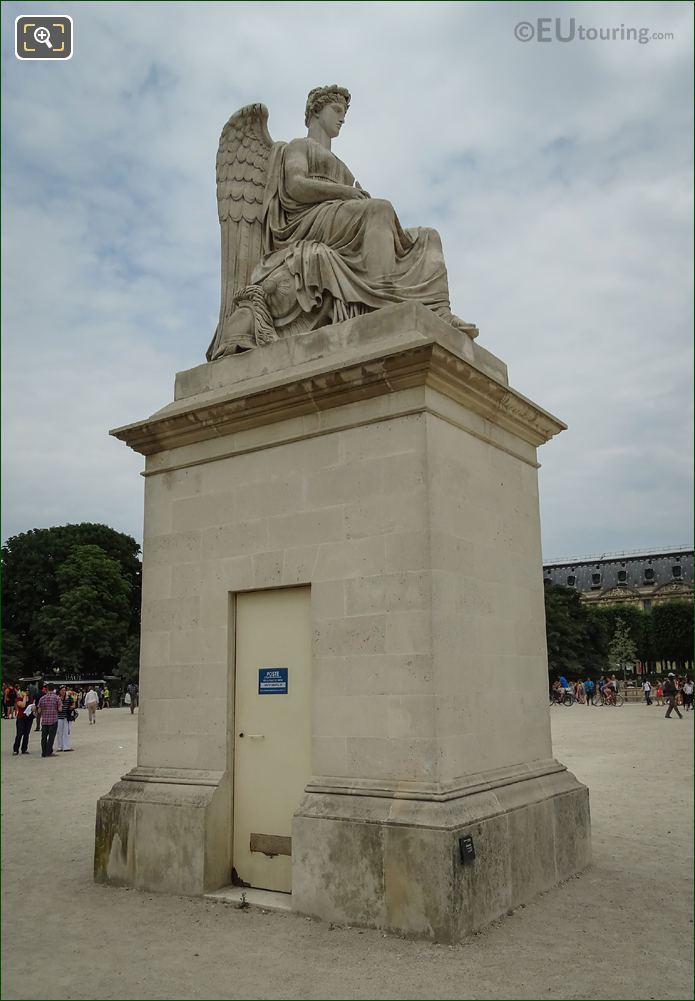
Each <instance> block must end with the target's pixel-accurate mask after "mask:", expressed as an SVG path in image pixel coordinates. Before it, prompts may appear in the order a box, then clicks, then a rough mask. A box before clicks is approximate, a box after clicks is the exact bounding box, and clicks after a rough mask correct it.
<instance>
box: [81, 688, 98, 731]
mask: <svg viewBox="0 0 695 1001" xmlns="http://www.w3.org/2000/svg"><path fill="white" fill-rule="evenodd" d="M84 705H85V709H86V710H87V713H88V715H89V725H90V726H91V725H92V723H96V715H97V709H98V708H99V696H98V695H97V693H96V692H95V691H94V687H92V688H90V689H89V691H88V692H87V694H86V695H85V697H84Z"/></svg>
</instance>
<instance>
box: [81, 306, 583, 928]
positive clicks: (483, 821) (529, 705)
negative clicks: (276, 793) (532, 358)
mask: <svg viewBox="0 0 695 1001" xmlns="http://www.w3.org/2000/svg"><path fill="white" fill-rule="evenodd" d="M399 325H400V327H399ZM399 330H400V333H399ZM291 340H292V344H291V345H289V344H288V345H284V344H283V343H282V342H277V343H275V344H272V345H269V346H268V347H267V348H264V349H263V350H262V351H261V350H259V351H255V352H251V353H249V354H248V355H244V356H242V357H240V358H239V359H238V363H237V359H236V358H234V359H231V358H223V359H221V360H220V361H217V362H213V363H211V364H210V365H207V366H203V367H201V368H200V369H196V370H193V371H192V372H190V373H183V374H182V375H180V376H179V378H178V380H177V399H176V401H175V402H174V403H173V404H171V405H169V406H168V407H165V408H164V409H163V410H162V411H159V412H158V413H157V414H155V415H153V417H151V418H149V419H148V420H145V421H142V422H140V423H138V424H134V425H130V426H129V427H126V428H122V429H120V430H119V431H118V432H117V434H118V436H119V437H121V438H122V439H123V440H125V441H127V442H128V443H129V444H131V445H132V446H133V447H134V448H136V449H137V450H139V451H142V452H144V453H145V454H146V455H147V462H146V470H145V478H146V492H145V505H146V534H145V542H144V574H143V633H142V664H141V671H142V673H141V695H142V700H141V708H140V721H139V743H138V768H137V769H135V771H134V772H133V773H132V774H131V775H130V776H129V777H128V779H127V780H126V781H123V782H121V783H118V784H117V785H116V787H114V789H113V790H112V792H111V793H110V794H109V795H108V796H106V797H104V798H102V800H100V802H99V807H98V818H97V839H96V852H95V872H96V874H97V878H99V879H101V880H104V881H109V882H116V883H126V884H131V885H137V886H142V887H147V888H150V889H162V890H164V889H167V890H172V891H174V892H183V893H202V892H203V890H209V889H214V888H215V887H216V886H220V885H223V884H225V883H227V882H228V881H229V878H230V872H231V865H232V862H233V860H232V859H231V854H230V852H231V849H230V845H231V844H232V822H233V821H232V789H231V785H232V776H233V765H234V763H233V739H232V711H233V698H234V695H233V663H232V652H231V651H232V632H231V631H232V630H233V622H232V617H231V613H230V608H231V597H230V595H233V594H234V592H236V591H244V590H249V589H254V588H259V589H262V588H272V587H282V586H288V585H295V584H309V585H311V615H312V631H313V672H314V673H313V703H312V745H311V746H312V771H313V777H312V779H311V781H310V783H309V784H308V786H307V792H306V796H305V799H304V801H303V803H302V804H301V807H300V808H299V810H298V813H297V815H296V817H295V821H294V829H293V833H292V851H293V873H294V875H293V881H294V882H293V895H294V906H295V908H296V909H298V910H305V911H306V912H307V913H311V914H316V915H320V916H322V917H325V918H328V919H330V920H337V921H348V922H349V923H353V924H357V923H362V924H365V925H374V926H377V927H389V928H393V929H394V930H398V931H400V932H403V933H407V934H413V935H426V936H430V937H433V938H437V939H440V940H455V939H457V938H459V937H460V936H462V935H464V934H468V933H469V932H471V931H473V930H475V929H477V928H479V927H482V926H483V925H484V924H485V923H486V922H488V921H490V920H492V919H494V918H495V917H497V916H499V915H500V914H502V913H504V912H505V911H506V910H507V909H508V908H509V907H512V906H516V904H517V903H520V902H523V901H525V900H528V899H530V898H531V897H532V896H533V895H534V894H536V893H538V892H540V891H541V890H543V889H545V888H547V887H548V886H551V885H553V884H554V883H556V882H557V881H559V880H561V879H564V878H566V877H567V876H568V875H570V874H571V873H572V872H576V871H579V870H581V869H582V868H584V866H585V865H586V864H588V861H589V858H590V827H589V811H588V795H587V792H586V790H585V789H584V788H583V787H581V786H580V785H579V784H578V783H577V782H576V780H575V779H574V777H573V776H571V775H569V774H568V773H567V772H566V771H564V770H563V769H562V766H560V765H558V764H557V763H556V762H554V761H553V760H552V751H551V746H550V728H549V721H548V715H547V699H546V677H547V673H546V661H545V638H544V630H543V594H542V583H541V574H540V568H541V556H540V531H539V521H538V494H537V484H536V469H537V462H536V446H537V445H538V444H540V443H542V442H543V441H545V440H547V439H548V438H549V437H550V436H552V435H553V434H555V433H557V432H558V431H560V430H561V429H562V426H563V425H562V424H561V423H560V422H559V421H557V420H556V419H555V418H553V417H551V415H549V414H547V413H545V412H544V411H542V410H541V409H540V408H537V407H535V405H534V404H532V403H530V402H529V401H528V400H525V398H524V397H522V396H520V394H518V393H516V392H515V391H514V390H512V389H510V387H509V386H508V385H507V382H506V377H505V378H503V377H502V373H501V369H500V366H499V365H497V367H496V363H495V362H494V360H491V359H489V358H488V359H487V360H485V363H484V364H483V363H482V362H481V356H480V353H479V349H478V348H477V346H476V345H474V344H473V343H472V342H470V341H464V340H462V339H461V338H458V339H457V335H456V334H455V332H454V331H452V330H451V328H450V327H447V326H446V325H445V324H443V323H442V322H441V321H440V320H439V319H438V318H437V317H436V316H433V315H432V314H431V313H429V312H428V311H427V310H425V309H424V308H423V307H421V306H416V305H415V306H413V305H405V306H403V305H401V306H394V307H388V308H385V309H381V310H378V311H377V312H375V313H373V314H371V315H370V316H363V317H359V318H357V319H355V320H351V321H347V322H346V323H343V324H338V325H335V326H333V327H331V328H329V332H327V331H326V330H323V331H316V332H314V333H309V334H305V335H298V336H297V337H294V338H292V339H291ZM288 361H289V362H290V364H288ZM500 691H504V692H505V698H503V699H500V698H498V697H495V696H493V694H491V693H499V692H500ZM267 833H272V832H267ZM462 834H471V835H472V836H473V838H474V840H475V842H476V851H477V857H476V861H475V863H473V864H472V865H470V866H468V865H467V866H462V865H461V862H460V859H459V854H458V838H459V836H461V835H462Z"/></svg>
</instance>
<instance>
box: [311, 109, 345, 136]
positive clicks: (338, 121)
mask: <svg viewBox="0 0 695 1001" xmlns="http://www.w3.org/2000/svg"><path fill="white" fill-rule="evenodd" d="M316 117H317V118H318V120H319V122H320V123H321V125H322V127H323V128H324V130H325V132H326V134H327V135H328V136H330V138H331V139H335V137H336V136H337V135H338V133H339V132H340V130H341V128H342V126H343V122H344V121H345V105H344V104H343V102H342V101H332V102H331V104H324V106H323V107H322V108H321V110H320V111H319V113H318V115H317V116H316Z"/></svg>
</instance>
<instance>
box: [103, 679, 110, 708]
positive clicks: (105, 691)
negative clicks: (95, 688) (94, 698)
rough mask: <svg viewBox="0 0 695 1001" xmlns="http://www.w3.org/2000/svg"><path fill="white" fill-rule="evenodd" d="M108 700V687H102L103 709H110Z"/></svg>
mask: <svg viewBox="0 0 695 1001" xmlns="http://www.w3.org/2000/svg"><path fill="white" fill-rule="evenodd" d="M110 698H111V692H110V691H109V689H108V686H107V685H104V709H110V708H111V704H110V702H109V699H110Z"/></svg>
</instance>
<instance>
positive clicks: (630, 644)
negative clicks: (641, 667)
mask: <svg viewBox="0 0 695 1001" xmlns="http://www.w3.org/2000/svg"><path fill="white" fill-rule="evenodd" d="M636 658H637V643H636V642H635V640H634V639H633V638H632V633H631V631H630V627H629V626H628V625H627V623H625V622H623V620H622V619H621V618H617V619H616V620H615V631H614V632H613V636H612V638H611V641H610V644H609V646H608V659H609V661H610V664H611V667H612V668H613V670H620V671H623V672H624V671H625V670H626V669H627V668H629V669H630V670H632V668H633V667H634V664H635V660H636Z"/></svg>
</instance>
